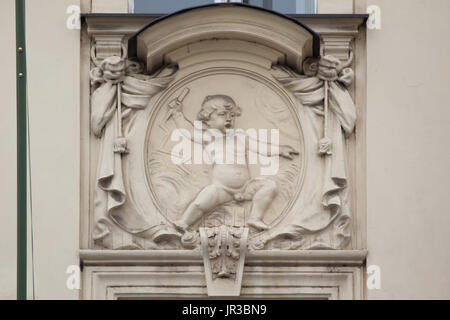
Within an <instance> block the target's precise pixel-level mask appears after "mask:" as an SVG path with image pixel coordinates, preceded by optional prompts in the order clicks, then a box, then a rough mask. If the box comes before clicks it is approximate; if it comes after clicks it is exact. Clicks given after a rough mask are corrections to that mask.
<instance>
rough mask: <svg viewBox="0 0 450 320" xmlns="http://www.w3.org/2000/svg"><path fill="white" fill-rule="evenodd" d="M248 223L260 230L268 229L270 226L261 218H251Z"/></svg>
mask: <svg viewBox="0 0 450 320" xmlns="http://www.w3.org/2000/svg"><path fill="white" fill-rule="evenodd" d="M247 225H248V226H250V227H253V228H255V229H258V230H268V229H269V226H268V225H267V224H265V223H264V222H262V220H260V219H250V220H248V221H247Z"/></svg>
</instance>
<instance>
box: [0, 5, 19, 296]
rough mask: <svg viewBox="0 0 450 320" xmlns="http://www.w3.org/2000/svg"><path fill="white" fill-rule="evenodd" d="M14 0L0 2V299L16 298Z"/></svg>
mask: <svg viewBox="0 0 450 320" xmlns="http://www.w3.org/2000/svg"><path fill="white" fill-rule="evenodd" d="M14 3H15V1H14V0H4V1H2V4H1V5H0V38H1V39H2V49H1V50H0V61H9V63H3V62H2V63H1V70H2V76H1V77H0V92H1V96H2V116H1V117H0V137H1V138H0V159H1V160H0V164H1V166H0V174H1V179H0V205H1V207H0V208H1V209H0V218H1V221H2V223H1V226H0V255H1V258H0V299H15V298H16V228H17V225H16V210H17V206H16V182H17V180H16V151H17V150H16V78H15V75H16V63H15V61H16V52H15V32H16V31H15V4H14Z"/></svg>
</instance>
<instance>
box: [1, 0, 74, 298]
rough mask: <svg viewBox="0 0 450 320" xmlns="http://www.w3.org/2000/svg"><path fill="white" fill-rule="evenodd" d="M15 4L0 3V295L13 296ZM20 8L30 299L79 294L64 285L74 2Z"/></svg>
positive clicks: (69, 229) (70, 221)
mask: <svg viewBox="0 0 450 320" xmlns="http://www.w3.org/2000/svg"><path fill="white" fill-rule="evenodd" d="M14 3H15V1H14V0H3V1H2V3H1V8H0V12H1V26H2V28H1V29H0V32H1V35H2V50H0V52H1V54H2V56H1V61H8V63H2V78H1V80H0V82H1V83H0V86H1V88H2V101H3V108H2V117H1V120H0V121H1V123H0V128H1V129H0V130H1V136H2V139H1V140H0V141H1V146H0V150H1V151H0V152H1V164H2V165H1V175H2V179H0V181H1V182H0V194H1V215H2V226H1V232H0V243H1V249H0V250H1V259H0V272H1V273H0V298H10V299H14V298H15V295H16V271H15V270H16V253H15V251H16V245H15V244H16V232H15V230H16V160H15V159H16V157H15V154H16V128H15V121H16V120H15V108H16V98H15V49H14V47H15V31H14V27H15V25H14V24H15V12H14ZM26 5H27V7H26V14H27V20H26V23H27V40H26V41H27V51H28V52H27V59H28V61H27V62H28V97H29V108H30V124H31V125H30V127H31V129H30V132H31V157H32V183H33V215H34V230H35V231H34V236H35V238H34V250H35V289H36V298H38V299H50V298H57V299H70V298H78V296H79V293H78V291H69V290H68V289H67V288H66V279H67V275H66V268H67V266H68V265H71V264H75V265H78V256H77V255H78V252H77V249H78V246H79V240H78V239H79V235H78V234H79V114H80V110H79V105H80V103H79V100H80V94H79V86H80V75H79V61H80V58H79V56H80V36H79V30H69V29H68V28H67V27H66V19H67V17H68V14H67V13H66V8H67V7H68V6H69V5H79V0H58V1H55V0H39V1H27V2H26ZM30 269H31V268H30ZM29 280H30V281H29V284H30V285H29V296H30V297H31V292H32V290H31V279H29Z"/></svg>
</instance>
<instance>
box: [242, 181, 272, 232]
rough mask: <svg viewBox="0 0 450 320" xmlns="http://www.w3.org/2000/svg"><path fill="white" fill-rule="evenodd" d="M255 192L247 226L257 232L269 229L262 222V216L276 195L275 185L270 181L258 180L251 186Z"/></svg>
mask: <svg viewBox="0 0 450 320" xmlns="http://www.w3.org/2000/svg"><path fill="white" fill-rule="evenodd" d="M252 187H253V188H254V190H255V191H256V192H255V194H254V196H253V205H252V210H251V212H250V218H249V220H248V221H247V225H249V226H251V227H254V228H256V229H259V230H267V229H269V227H268V226H267V225H266V224H265V223H264V222H263V220H262V219H263V216H264V213H265V212H266V210H267V208H268V207H269V205H270V203H271V202H272V200H273V199H274V198H275V196H276V194H277V189H278V188H277V183H276V182H275V181H273V180H270V179H262V178H261V179H258V180H256V181H255V182H254V185H253V186H252Z"/></svg>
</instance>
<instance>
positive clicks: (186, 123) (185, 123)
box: [166, 99, 203, 143]
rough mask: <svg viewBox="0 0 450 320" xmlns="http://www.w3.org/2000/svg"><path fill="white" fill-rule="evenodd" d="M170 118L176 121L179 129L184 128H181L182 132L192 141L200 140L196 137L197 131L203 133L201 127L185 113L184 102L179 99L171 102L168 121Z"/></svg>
mask: <svg viewBox="0 0 450 320" xmlns="http://www.w3.org/2000/svg"><path fill="white" fill-rule="evenodd" d="M170 119H171V120H172V121H173V122H174V123H175V126H176V127H177V128H178V129H182V130H180V132H181V134H182V135H183V136H184V137H186V138H187V139H189V140H191V141H192V142H196V143H197V142H198V141H197V140H198V139H197V140H196V139H195V136H196V134H195V133H200V134H203V132H202V131H201V129H199V128H196V127H195V126H194V124H193V123H192V122H191V121H190V120H189V119H188V118H186V116H185V115H184V113H183V104H182V103H181V102H180V101H179V100H177V99H175V100H174V101H172V102H171V103H169V115H168V117H167V119H166V121H168V120H170ZM196 131H198V132H196Z"/></svg>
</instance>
